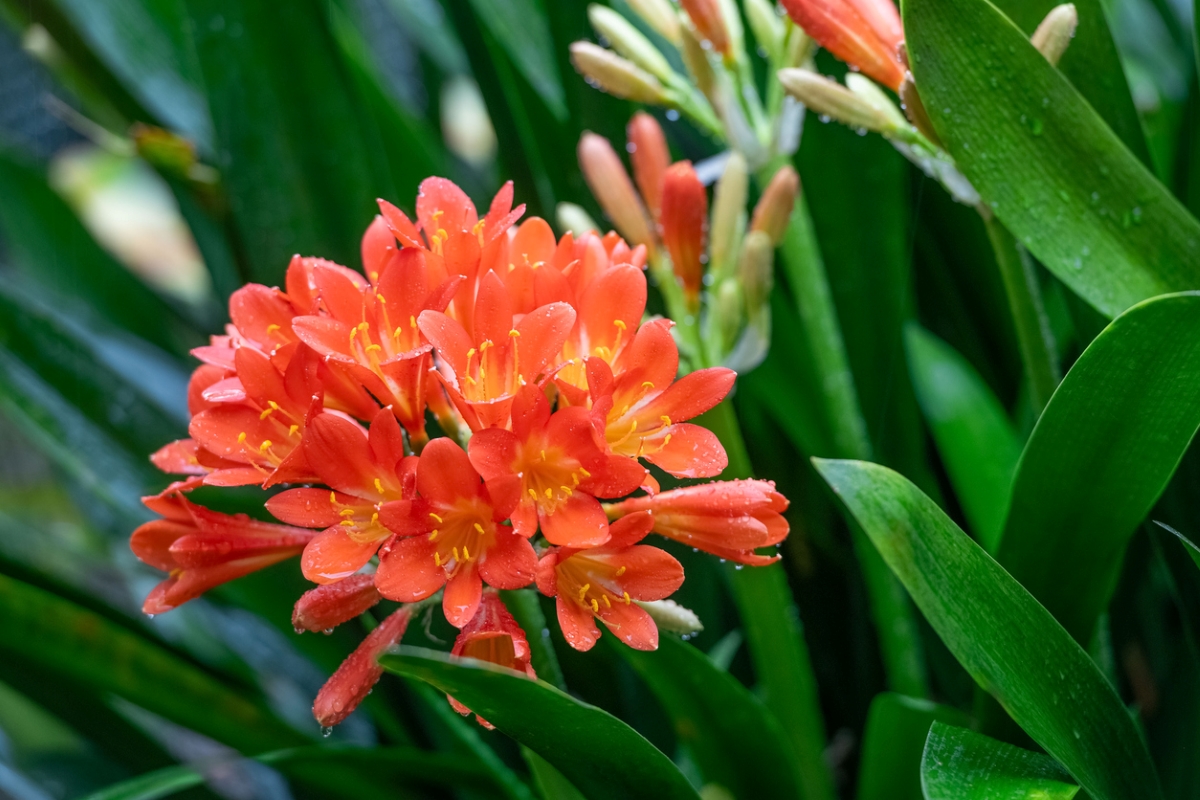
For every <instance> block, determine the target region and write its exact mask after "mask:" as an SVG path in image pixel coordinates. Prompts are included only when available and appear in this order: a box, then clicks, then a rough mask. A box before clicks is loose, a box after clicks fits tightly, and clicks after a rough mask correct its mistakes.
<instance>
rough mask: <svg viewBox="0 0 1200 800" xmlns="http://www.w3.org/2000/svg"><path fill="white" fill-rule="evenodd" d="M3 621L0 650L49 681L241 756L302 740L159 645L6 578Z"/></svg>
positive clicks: (0, 583) (1, 579) (0, 595)
mask: <svg viewBox="0 0 1200 800" xmlns="http://www.w3.org/2000/svg"><path fill="white" fill-rule="evenodd" d="M0 617H2V618H3V619H4V625H3V626H0V650H2V651H5V652H8V653H13V654H15V655H17V656H19V657H21V658H22V659H26V660H28V661H30V662H32V663H34V664H37V665H39V666H41V667H42V668H43V669H45V670H47V672H48V678H49V679H52V680H65V681H68V682H70V683H71V684H72V685H80V686H87V687H90V688H91V689H92V690H93V691H96V692H99V693H111V694H115V695H117V696H119V697H123V698H125V699H126V700H128V701H129V702H131V703H133V704H135V705H137V706H140V707H141V708H144V709H145V710H147V711H151V712H153V713H155V714H158V715H160V716H163V717H165V718H167V719H169V720H171V721H172V722H175V723H177V724H179V725H183V726H185V727H187V728H191V729H192V730H194V731H196V732H197V733H202V734H204V735H205V736H209V737H212V738H213V739H216V740H217V741H219V742H222V743H224V744H227V745H229V746H230V747H234V748H236V749H238V750H241V751H243V752H257V751H262V750H265V749H268V748H272V747H279V746H280V745H292V744H299V743H302V742H303V741H304V737H303V736H301V735H300V734H299V733H297V732H295V731H293V730H292V729H291V728H288V727H287V726H285V725H284V724H283V723H281V722H279V721H278V720H277V719H275V718H274V717H272V716H271V715H270V714H268V713H267V712H266V711H265V710H264V709H263V708H262V707H261V706H259V705H257V704H256V703H254V702H251V701H250V700H247V699H245V698H243V697H241V696H239V695H237V694H234V693H233V692H232V691H231V690H229V689H228V688H226V687H225V686H223V685H222V684H221V683H220V681H218V680H217V679H215V678H214V677H212V676H211V675H209V674H208V673H206V672H204V671H202V670H201V669H199V668H197V667H195V666H193V665H192V664H190V663H189V662H187V661H185V660H183V659H182V658H180V657H179V656H177V655H175V654H174V653H171V652H170V651H168V650H166V649H164V648H163V647H162V646H161V645H158V644H156V643H154V642H153V641H151V640H150V639H148V638H146V637H144V636H142V635H140V634H138V633H135V632H134V631H132V630H130V629H128V628H125V627H123V626H121V625H118V624H117V623H115V622H113V621H111V620H109V619H106V618H104V617H102V616H100V615H98V614H96V613H95V612H92V611H88V610H86V609H84V608H82V607H80V606H77V605H75V604H74V603H71V602H70V601H67V600H64V599H62V598H60V597H56V596H55V595H53V594H51V593H49V592H47V591H44V590H42V589H38V588H35V587H33V586H30V585H29V584H26V583H23V582H21V581H18V580H15V579H13V578H9V577H7V576H3V575H0Z"/></svg>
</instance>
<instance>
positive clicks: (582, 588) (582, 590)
mask: <svg viewBox="0 0 1200 800" xmlns="http://www.w3.org/2000/svg"><path fill="white" fill-rule="evenodd" d="M590 588H592V585H591V584H590V583H585V584H584V585H583V586H580V587H579V599H580V600H582V599H583V596H584V595H585V594H587V590H588V589H590Z"/></svg>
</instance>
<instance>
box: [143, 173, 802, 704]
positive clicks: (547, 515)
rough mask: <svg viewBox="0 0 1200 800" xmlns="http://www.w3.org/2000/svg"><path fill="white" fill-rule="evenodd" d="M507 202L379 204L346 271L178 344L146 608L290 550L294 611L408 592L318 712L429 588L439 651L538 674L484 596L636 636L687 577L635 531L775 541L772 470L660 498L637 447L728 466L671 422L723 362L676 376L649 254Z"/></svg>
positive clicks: (296, 279)
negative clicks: (180, 420)
mask: <svg viewBox="0 0 1200 800" xmlns="http://www.w3.org/2000/svg"><path fill="white" fill-rule="evenodd" d="M512 197H513V192H512V186H511V184H508V185H506V186H505V187H504V188H503V189H502V190H501V191H500V192H499V193H498V194H497V195H496V197H495V199H494V200H493V201H492V204H491V207H490V208H489V210H488V212H487V213H486V214H484V215H483V216H482V217H480V216H479V215H478V214H477V212H476V209H475V207H474V205H473V204H472V203H471V201H470V200H469V199H468V198H467V196H466V195H465V194H464V193H463V192H462V191H461V190H460V189H459V188H458V187H457V186H455V185H454V184H452V183H450V182H449V181H446V180H444V179H440V178H430V179H428V180H426V181H425V182H424V183H422V185H421V188H420V193H419V194H418V197H417V202H416V219H415V221H414V220H412V219H410V218H409V217H408V216H407V215H406V214H405V213H404V212H403V211H401V210H400V209H398V208H396V207H395V206H393V205H391V204H390V203H386V202H383V201H381V202H380V210H381V215H380V216H378V217H376V219H375V220H374V221H373V222H372V223H371V225H370V226H369V227H368V228H367V231H366V233H365V235H364V236H363V239H362V261H363V270H364V271H363V273H359V272H357V271H354V270H352V269H349V268H347V267H344V266H340V265H338V264H334V263H332V262H329V261H325V260H323V259H319V258H302V257H299V256H297V257H295V258H294V259H293V260H292V262H291V264H290V266H289V267H288V270H287V276H286V281H285V285H284V286H283V287H282V288H272V287H267V286H261V285H257V284H251V285H248V286H245V287H243V288H242V289H240V290H238V291H237V292H236V293H234V295H233V296H232V297H231V298H230V303H229V309H230V318H231V323H230V325H229V326H228V327H227V329H226V333H225V335H222V336H214V337H213V338H212V341H211V343H210V344H209V345H208V346H205V347H200V348H197V349H196V350H195V351H194V354H195V355H196V357H197V358H198V359H199V360H200V361H201V362H203V363H202V364H201V366H199V367H198V368H197V369H196V371H195V373H194V374H193V375H192V379H191V383H190V386H189V395H188V400H189V409H190V412H191V424H190V426H189V434H190V438H188V439H183V440H180V441H177V442H173V443H171V444H168V445H167V446H165V447H163V448H162V449H161V450H160V451H158V452H157V453H155V454H154V456H153V457H152V460H153V462H154V463H155V464H156V465H157V466H158V467H159V468H161V469H162V470H164V471H165V472H168V473H174V474H180V475H183V476H185V478H184V479H183V480H181V481H179V482H176V483H173V484H172V485H170V486H169V487H168V488H167V489H166V490H165V491H163V492H162V493H161V494H159V495H155V496H153V497H148V498H146V500H145V502H146V504H147V506H149V507H150V508H151V509H152V510H154V511H156V512H158V513H159V514H160V515H161V517H162V518H161V519H157V520H154V521H152V522H148V523H146V524H144V525H142V526H141V527H139V528H138V529H137V530H136V531H134V533H133V536H132V540H131V546H132V548H133V551H134V553H135V554H136V555H137V556H138V557H139V558H140V559H141V560H142V561H144V562H146V563H147V564H149V565H151V566H153V567H156V568H158V569H161V570H163V571H164V572H166V573H168V577H167V578H166V579H165V580H163V581H162V582H161V583H160V584H159V585H158V586H157V588H155V589H154V591H152V592H151V594H150V595H149V597H147V599H146V602H145V606H144V610H145V611H146V612H147V613H151V614H156V613H161V612H164V611H168V610H170V609H172V608H175V607H177V606H179V605H180V604H182V603H185V602H187V601H188V600H191V599H193V598H195V597H197V596H199V595H201V594H203V593H204V592H205V591H207V590H209V589H211V588H213V587H215V586H218V585H220V584H222V583H225V582H226V581H229V580H232V579H235V578H238V577H241V576H243V575H246V574H248V573H251V572H254V571H256V570H259V569H262V568H264V567H267V566H270V565H272V564H275V563H278V562H280V561H283V560H285V559H289V558H293V557H297V556H298V557H299V558H300V568H301V570H302V571H303V574H304V576H305V577H306V578H307V579H308V580H310V581H312V582H313V583H314V584H316V588H314V589H312V590H311V591H309V592H307V593H306V594H304V595H303V596H302V597H301V598H300V599H299V601H298V602H297V603H296V607H295V612H294V616H293V623H294V625H295V627H296V629H297V630H298V631H300V630H308V631H319V630H327V629H329V628H332V627H334V626H336V625H339V624H341V623H343V622H346V621H348V620H350V619H352V618H354V617H356V616H358V615H360V614H363V613H364V612H366V611H368V610H369V609H371V608H372V607H374V606H375V605H376V604H378V603H380V602H381V601H382V600H387V601H394V602H398V603H401V604H402V605H401V606H400V607H399V609H398V610H396V611H394V612H392V613H391V614H390V616H387V617H386V618H385V619H384V620H383V621H382V622H381V623H380V624H379V625H378V626H377V627H375V628H374V630H372V631H371V633H370V634H369V635H368V636H367V637H366V639H365V640H364V641H363V643H362V644H361V645H360V647H359V648H358V649H357V650H356V651H355V652H354V653H353V654H351V655H350V657H349V658H347V659H346V661H345V662H344V663H343V665H342V666H341V667H340V668H339V670H338V671H337V672H336V673H335V674H334V676H333V677H332V678H331V679H330V681H329V682H328V683H327V684H326V686H325V687H324V688H323V689H322V690H321V692H320V694H319V695H318V697H317V700H316V704H315V706H314V709H313V710H314V715H315V716H316V718H317V720H318V721H319V722H320V723H321V724H322V725H325V726H329V725H334V724H336V723H337V722H340V721H341V720H342V719H344V718H345V717H346V716H347V715H348V714H349V713H350V712H351V711H352V710H353V709H354V708H355V707H356V706H357V705H358V703H359V702H361V700H362V698H363V697H365V695H366V693H367V692H368V691H369V690H370V688H371V686H372V685H373V684H374V683H375V681H376V680H378V678H379V675H380V674H381V670H380V668H379V666H378V664H377V663H376V658H377V657H378V655H379V654H380V653H382V652H383V651H385V650H386V649H387V648H389V647H391V646H392V645H394V644H396V643H397V642H398V641H399V640H400V638H401V636H403V634H404V630H405V628H406V626H407V624H408V622H409V620H410V618H411V617H412V615H413V614H414V613H415V611H416V610H417V609H418V608H420V607H421V605H423V604H424V603H427V602H435V601H436V599H437V596H438V594H439V593H440V597H441V606H442V609H443V612H444V613H445V616H446V619H447V620H448V621H449V622H450V623H451V624H452V625H454V626H455V627H457V628H459V629H460V635H459V637H458V640H457V641H456V642H455V645H454V650H453V652H454V653H455V654H460V655H470V656H473V657H476V658H484V659H487V660H491V661H495V662H497V663H502V664H504V665H505V666H508V667H511V668H514V669H518V670H521V671H524V672H526V673H527V674H530V675H532V674H533V672H532V668H530V667H529V647H528V643H527V641H526V638H525V634H524V632H522V631H521V630H520V628H519V627H518V626H517V624H516V622H515V621H514V620H513V618H512V616H511V615H510V614H509V613H508V612H507V610H505V609H504V607H503V603H502V602H501V600H500V599H499V596H498V595H497V594H496V593H495V591H494V590H504V589H520V588H523V587H527V586H529V585H531V584H536V586H537V587H538V589H539V590H541V592H543V593H544V594H545V595H547V596H551V597H555V598H557V609H558V621H559V624H560V626H561V628H562V630H563V633H564V635H565V637H566V640H567V641H568V642H569V643H570V644H571V645H572V646H573V647H575V648H576V649H578V650H587V649H589V648H590V647H592V645H593V644H594V643H595V642H596V640H597V638H598V637H599V636H600V629H599V628H598V626H597V624H596V620H597V619H599V620H600V621H601V622H603V623H604V625H605V627H607V628H608V629H609V630H610V631H611V632H612V633H613V634H614V635H616V636H617V637H618V638H619V639H621V640H622V641H623V642H625V643H627V644H628V645H630V646H632V647H635V648H639V649H644V650H652V649H654V648H655V647H656V646H657V644H658V630H657V628H656V625H655V623H654V620H653V619H652V617H651V616H650V615H649V614H648V613H647V612H646V611H645V610H644V609H643V607H642V606H641V605H640V604H639V603H644V602H647V601H656V600H660V599H663V598H666V597H667V596H668V595H670V594H672V593H673V592H674V591H675V590H676V589H678V588H679V586H680V585H681V584H682V582H683V579H684V575H683V569H682V567H681V566H680V564H679V563H678V561H676V560H675V559H674V558H673V557H672V556H671V555H669V554H668V553H667V552H666V551H664V550H662V549H659V548H658V547H654V546H653V545H649V544H645V543H644V540H645V538H646V537H647V536H648V535H649V534H651V533H654V534H657V535H659V536H662V537H666V538H669V539H674V540H676V541H678V542H682V543H684V544H687V545H689V546H692V547H694V548H697V549H700V550H705V551H707V552H709V553H712V554H714V555H717V556H719V557H721V558H725V559H730V560H733V561H737V562H740V563H744V564H751V565H760V564H767V563H771V562H772V561H773V560H775V558H777V556H764V555H759V554H757V553H756V552H755V550H756V549H757V548H761V547H765V546H770V545H776V544H778V543H779V542H781V541H782V540H783V538H784V537H785V536H786V535H787V533H788V526H787V523H786V522H785V521H784V519H783V517H782V516H781V512H782V511H783V510H784V509H785V508H786V506H787V501H786V500H785V499H784V497H783V496H782V495H780V494H779V493H778V492H776V491H775V490H774V486H773V485H772V484H771V483H768V482H765V481H756V480H744V481H729V482H718V483H709V484H704V485H694V486H687V487H685V488H680V489H673V490H669V491H660V490H659V485H658V482H657V481H656V480H655V478H654V477H653V476H652V475H651V474H650V473H649V472H648V470H647V465H654V466H655V467H657V468H659V469H661V470H662V471H664V472H665V473H667V474H669V475H672V476H674V477H676V478H685V479H693V478H711V477H715V476H717V475H719V474H720V473H721V471H722V470H723V469H724V468H725V466H726V455H725V451H724V449H723V447H722V446H721V443H720V441H718V439H717V438H716V436H714V435H713V434H712V433H710V432H709V431H708V430H707V429H705V428H703V427H701V426H699V425H695V424H692V423H690V422H688V420H690V419H692V418H694V417H696V416H697V415H699V414H702V413H704V412H705V411H707V410H709V409H710V408H712V407H714V406H715V405H716V404H718V403H720V402H721V401H722V400H723V399H724V398H725V396H726V395H727V394H728V392H729V391H730V389H731V387H732V386H733V382H734V377H735V376H734V373H733V372H732V371H731V370H729V369H725V368H721V367H715V368H709V369H701V370H697V371H695V372H691V373H690V374H687V375H685V376H683V377H681V378H680V377H678V375H677V373H678V372H679V352H678V349H677V346H676V342H675V340H674V338H673V336H672V331H671V328H672V322H671V321H670V320H667V319H661V318H657V319H644V316H645V306H646V293H647V288H646V278H645V275H644V272H643V265H644V263H645V261H646V248H645V247H644V246H642V245H639V246H637V247H633V248H631V247H630V246H629V245H627V244H626V243H625V241H623V240H622V239H621V238H620V237H619V236H618V235H617V234H615V233H610V234H608V235H606V236H599V235H596V234H595V233H588V234H585V235H582V236H579V237H575V236H573V235H571V234H567V235H565V236H563V237H562V238H561V239H557V240H556V238H555V236H554V234H553V232H552V231H551V229H550V226H549V225H547V223H546V222H544V221H543V220H541V219H537V218H531V219H528V220H526V221H525V222H523V223H521V224H520V225H517V224H516V223H517V220H518V219H519V218H520V216H521V214H522V211H523V207H518V208H516V209H513V208H512ZM200 485H208V486H249V485H256V486H260V487H262V488H264V489H268V488H271V487H274V486H279V485H286V486H288V487H289V488H286V490H284V491H281V492H279V493H276V494H274V495H272V496H271V497H270V498H269V499H268V500H267V501H266V509H267V510H268V511H269V512H270V513H271V514H272V515H273V516H274V517H276V518H277V519H278V520H279V521H280V522H281V523H282V524H278V523H268V522H261V521H257V520H253V519H250V518H248V517H246V516H245V515H227V514H222V513H218V512H216V511H213V510H210V509H207V508H204V507H202V506H199V505H197V504H195V503H194V502H192V501H191V500H189V499H188V493H189V492H190V491H191V490H192V489H194V488H196V487H198V486H200ZM460 710H461V709H460Z"/></svg>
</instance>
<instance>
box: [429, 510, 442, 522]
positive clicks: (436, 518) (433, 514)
mask: <svg viewBox="0 0 1200 800" xmlns="http://www.w3.org/2000/svg"><path fill="white" fill-rule="evenodd" d="M429 516H430V517H431V518H432V519H434V520H436V521H437V523H438V524H439V525H441V524H442V522H443V521H444V520H442V518H441V517H439V516H438V515H437V514H435V513H433V512H432V511H430V512H429Z"/></svg>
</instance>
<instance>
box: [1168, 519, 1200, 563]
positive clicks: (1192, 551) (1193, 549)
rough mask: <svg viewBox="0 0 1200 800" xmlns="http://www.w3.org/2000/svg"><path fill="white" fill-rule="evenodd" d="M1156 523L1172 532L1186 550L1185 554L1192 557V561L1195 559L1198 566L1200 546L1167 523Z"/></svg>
mask: <svg viewBox="0 0 1200 800" xmlns="http://www.w3.org/2000/svg"><path fill="white" fill-rule="evenodd" d="M1157 524H1158V525H1159V526H1160V527H1162V528H1163V529H1165V530H1166V531H1167V532H1168V533H1172V534H1174V535H1175V538H1177V539H1178V540H1179V543H1180V544H1181V545H1183V549H1184V550H1186V551H1187V554H1188V555H1189V556H1191V557H1192V561H1195V562H1196V566H1197V567H1200V547H1198V546H1197V545H1196V543H1195V542H1193V541H1192V540H1191V539H1189V538H1187V537H1186V536H1184V535H1183V534H1182V533H1180V532H1179V531H1177V530H1175V529H1174V528H1172V527H1171V526H1170V525H1167V524H1166V523H1163V522H1158V523H1157Z"/></svg>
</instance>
